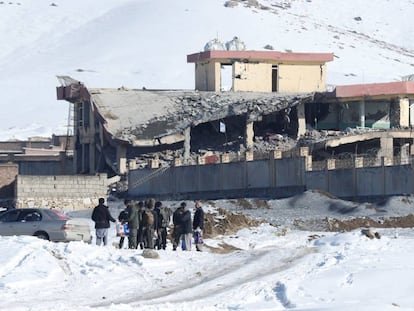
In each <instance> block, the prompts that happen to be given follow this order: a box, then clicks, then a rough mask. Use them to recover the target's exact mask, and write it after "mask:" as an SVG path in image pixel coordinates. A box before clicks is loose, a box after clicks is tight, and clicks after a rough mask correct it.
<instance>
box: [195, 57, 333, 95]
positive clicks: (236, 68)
mask: <svg viewBox="0 0 414 311" xmlns="http://www.w3.org/2000/svg"><path fill="white" fill-rule="evenodd" d="M221 61H222V62H225V63H226V62H228V61H229V60H227V61H224V60H221ZM232 70H233V74H232V75H233V91H234V92H240V91H244V92H272V64H271V63H264V62H263V63H242V62H234V63H233V69H232ZM195 74H196V90H199V91H214V92H219V91H220V89H221V64H220V60H216V61H207V62H201V63H196V67H195ZM325 81H326V66H325V65H320V64H312V65H304V64H302V65H300V64H278V92H281V93H300V92H315V91H319V92H323V91H325V90H326V82H325Z"/></svg>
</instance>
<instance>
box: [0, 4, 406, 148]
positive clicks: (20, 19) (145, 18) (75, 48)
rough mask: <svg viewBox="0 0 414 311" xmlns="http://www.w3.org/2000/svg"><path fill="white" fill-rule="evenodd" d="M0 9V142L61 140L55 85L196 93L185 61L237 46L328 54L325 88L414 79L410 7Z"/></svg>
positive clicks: (63, 121)
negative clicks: (211, 48)
mask: <svg viewBox="0 0 414 311" xmlns="http://www.w3.org/2000/svg"><path fill="white" fill-rule="evenodd" d="M226 2H227V1H224V0H209V1H193V0H181V1H171V0H151V1H148V0H118V1H111V0H88V1H84V0H71V1H62V0H57V1H53V2H52V1H49V0H19V1H1V2H0V35H1V39H2V40H0V93H1V94H2V106H1V107H2V114H1V115H0V129H1V131H0V140H7V139H10V138H19V139H25V138H27V137H28V136H36V135H41V136H46V135H48V134H49V136H50V135H51V134H52V133H55V134H66V132H67V128H66V126H67V124H68V115H69V104H68V103H67V102H65V101H57V100H56V91H55V87H56V86H58V85H59V82H58V80H57V79H56V76H57V75H69V76H72V77H73V78H75V79H78V80H80V81H82V82H85V84H86V86H87V87H115V88H117V87H121V86H125V87H128V88H142V87H144V86H145V87H146V88H148V89H149V88H156V89H162V88H170V89H193V88H194V83H195V82H194V64H188V63H187V62H186V55H188V54H191V53H195V52H199V51H201V50H202V49H203V47H204V45H205V44H206V43H207V42H208V41H209V40H212V39H214V38H217V39H219V40H220V41H222V42H223V43H225V42H227V41H229V40H231V39H232V38H233V37H234V36H238V37H239V38H240V39H241V40H242V41H244V42H245V44H246V46H247V49H249V50H263V49H264V47H265V46H267V45H270V46H272V47H273V48H274V50H276V51H282V52H283V51H293V52H332V53H334V55H335V58H334V61H333V62H330V63H328V67H327V80H328V81H327V82H328V84H333V85H337V84H353V83H369V82H384V81H386V82H388V81H396V80H400V79H401V77H402V76H405V75H410V74H412V73H413V66H414V60H413V59H414V43H413V41H412V40H411V34H412V32H413V23H412V22H411V16H412V15H413V12H414V2H413V1H412V0H400V1H397V2H396V1H389V0H377V1H365V0H352V1H342V0H331V1H329V3H328V2H326V1H324V0H312V1H310V0H306V1H305V0H291V1H280V0H259V1H258V3H260V4H262V5H263V6H265V7H266V8H265V9H259V8H257V7H255V6H250V7H248V4H249V3H250V4H254V2H255V1H238V2H239V4H238V5H237V6H235V7H225V5H224V4H225V3H226Z"/></svg>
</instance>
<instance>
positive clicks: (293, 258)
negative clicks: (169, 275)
mask: <svg viewBox="0 0 414 311" xmlns="http://www.w3.org/2000/svg"><path fill="white" fill-rule="evenodd" d="M277 251H279V252H280V251H281V249H280V248H278V249H274V248H271V249H266V250H261V251H259V252H255V253H252V254H249V257H247V258H245V259H244V260H242V261H240V262H238V263H237V264H236V265H232V266H227V267H225V268H224V269H218V271H217V272H213V273H210V274H208V275H207V276H206V277H204V278H202V277H200V278H198V279H193V280H187V281H186V282H184V283H182V284H177V285H174V286H171V287H168V288H165V289H156V290H153V291H151V292H147V293H144V294H142V295H140V296H139V297H130V298H126V299H125V298H123V299H119V300H111V301H106V302H102V303H98V304H92V305H91V307H104V306H109V305H111V304H120V303H122V304H129V305H131V306H140V307H142V306H145V305H157V304H162V303H166V302H168V303H179V302H183V301H185V302H190V301H196V300H199V299H206V298H209V297H211V296H214V295H216V294H219V293H221V292H224V291H228V290H230V289H233V288H236V287H238V286H241V285H242V284H244V283H248V282H252V281H256V280H260V279H261V278H263V277H267V276H269V275H272V274H275V273H278V272H281V271H283V270H286V269H289V268H290V267H292V266H294V265H295V263H296V262H297V261H299V260H300V259H302V258H303V257H305V256H307V255H309V254H312V253H315V252H316V249H315V248H310V247H305V248H299V249H296V250H295V251H293V252H290V253H289V255H288V256H286V257H282V258H280V259H278V260H274V258H273V257H272V253H274V252H277ZM260 262H263V264H262V265H260V267H261V268H260V269H254V268H253V267H254V266H259V264H258V263H260Z"/></svg>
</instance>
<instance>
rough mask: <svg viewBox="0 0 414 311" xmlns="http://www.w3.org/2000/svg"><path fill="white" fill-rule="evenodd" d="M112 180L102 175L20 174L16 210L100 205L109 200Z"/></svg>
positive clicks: (83, 207) (74, 208) (77, 208)
mask: <svg viewBox="0 0 414 311" xmlns="http://www.w3.org/2000/svg"><path fill="white" fill-rule="evenodd" d="M107 188H108V179H107V176H106V174H100V175H94V176H90V175H72V176H68V175H59V176H28V175H19V176H18V177H17V182H16V207H34V206H36V207H46V208H58V209H64V210H80V209H88V208H93V207H95V206H96V205H98V199H99V198H100V197H103V198H106V196H107Z"/></svg>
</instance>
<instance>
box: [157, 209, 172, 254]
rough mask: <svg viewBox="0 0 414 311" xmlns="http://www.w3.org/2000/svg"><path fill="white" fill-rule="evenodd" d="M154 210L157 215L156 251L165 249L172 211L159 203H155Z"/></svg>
mask: <svg viewBox="0 0 414 311" xmlns="http://www.w3.org/2000/svg"><path fill="white" fill-rule="evenodd" d="M154 210H155V211H156V212H157V214H158V239H157V243H156V246H157V248H158V249H166V248H167V234H168V232H167V230H168V226H169V225H170V221H171V215H172V210H171V209H170V208H168V207H166V206H163V205H162V203H161V202H160V201H158V202H155V208H154Z"/></svg>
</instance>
